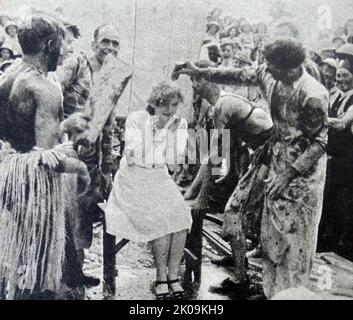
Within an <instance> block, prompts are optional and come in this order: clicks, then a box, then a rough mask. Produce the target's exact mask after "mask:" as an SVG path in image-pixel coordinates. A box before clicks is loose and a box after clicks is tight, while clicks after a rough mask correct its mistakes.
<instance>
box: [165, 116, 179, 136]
mask: <svg viewBox="0 0 353 320" xmlns="http://www.w3.org/2000/svg"><path fill="white" fill-rule="evenodd" d="M180 121H181V118H180V117H178V116H175V117H174V121H172V123H171V124H170V125H169V126H168V128H167V129H168V130H170V131H172V132H175V131H176V130H177V129H178V127H179V124H180Z"/></svg>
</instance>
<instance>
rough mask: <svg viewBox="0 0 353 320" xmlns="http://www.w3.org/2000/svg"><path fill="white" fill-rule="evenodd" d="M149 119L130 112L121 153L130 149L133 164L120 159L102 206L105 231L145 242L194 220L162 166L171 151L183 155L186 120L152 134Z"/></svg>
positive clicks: (167, 161) (144, 115)
mask: <svg viewBox="0 0 353 320" xmlns="http://www.w3.org/2000/svg"><path fill="white" fill-rule="evenodd" d="M153 118H154V117H153V116H150V115H149V113H148V112H147V111H138V112H134V113H132V114H130V115H129V116H128V118H127V121H126V131H125V153H127V152H130V150H133V153H134V156H133V158H134V164H133V165H132V166H129V165H128V163H127V160H126V157H125V156H124V157H123V158H122V160H121V165H120V169H119V170H118V172H117V174H116V176H115V180H114V185H113V190H112V192H111V194H110V197H109V199H108V203H107V206H106V209H105V217H106V226H107V233H109V234H112V235H114V236H116V237H118V238H125V239H128V240H131V241H134V242H149V241H152V240H155V239H158V238H160V237H163V236H165V235H167V234H170V233H174V232H178V231H182V230H185V229H190V228H191V224H192V217H191V209H190V207H189V206H188V205H187V204H186V202H185V201H184V198H183V197H182V195H181V193H180V192H179V190H178V188H177V186H176V184H175V183H174V181H173V180H172V178H171V177H170V175H169V174H168V170H167V167H166V163H170V162H171V161H172V160H173V159H174V155H182V154H183V153H184V150H185V147H186V141H187V123H186V120H185V119H181V121H180V123H179V126H178V129H177V130H176V131H175V132H174V133H170V131H169V133H168V131H167V130H160V131H158V132H155V133H154V134H152V132H153V123H152V121H153ZM171 121H173V119H171ZM170 123H171V122H168V123H167V124H166V126H165V127H168V125H169V124H170ZM173 140H174V141H173ZM173 150H174V152H173Z"/></svg>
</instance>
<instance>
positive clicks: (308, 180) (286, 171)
mask: <svg viewBox="0 0 353 320" xmlns="http://www.w3.org/2000/svg"><path fill="white" fill-rule="evenodd" d="M264 56H265V59H266V64H265V65H262V66H260V67H259V68H258V69H256V70H255V69H251V68H242V69H232V70H229V69H228V70H221V69H214V68H208V69H200V68H197V67H195V65H193V64H192V63H190V62H186V68H185V69H184V70H181V73H186V74H189V75H191V76H197V77H202V78H204V79H206V80H209V81H213V82H218V83H227V84H231V83H233V84H234V83H238V82H243V83H254V84H257V85H258V86H259V87H260V88H261V89H262V92H263V93H264V95H265V97H266V100H267V101H268V102H269V105H270V109H271V116H272V121H273V124H274V127H273V134H272V137H271V138H270V139H269V141H268V143H267V145H266V148H265V149H264V153H263V155H262V156H263V157H262V159H261V162H262V164H264V165H265V166H266V167H267V170H268V171H267V173H266V174H265V175H264V176H265V177H267V178H266V179H265V183H266V185H267V186H266V187H265V188H264V190H263V191H262V192H263V195H264V210H263V212H262V224H261V244H262V250H263V288H264V293H265V295H266V297H267V298H271V297H273V296H274V295H275V294H276V293H278V292H280V291H282V290H284V289H287V288H291V287H299V286H306V285H309V275H310V272H311V268H312V265H313V260H314V256H315V251H316V243H317V232H318V226H319V222H320V217H321V210H322V198H323V190H324V184H325V177H326V144H327V131H328V116H327V112H328V106H329V97H328V92H327V90H326V88H325V87H323V86H322V85H321V84H320V83H319V82H318V81H316V80H315V79H314V78H312V77H311V76H309V74H308V73H307V72H306V71H305V69H304V67H303V63H304V61H305V59H306V52H305V49H304V48H303V46H302V45H301V44H300V43H297V42H296V41H293V40H287V39H280V40H277V41H274V42H272V43H270V44H269V45H267V46H266V48H265V51H264ZM230 209H232V207H230ZM235 217H236V213H235V212H233V213H232V210H228V211H227V212H226V214H225V219H224V225H223V230H224V231H226V232H227V233H228V234H229V235H230V236H235V234H234V233H233V232H232V230H234V223H235V221H236V219H235ZM303 217H305V219H304V218H303Z"/></svg>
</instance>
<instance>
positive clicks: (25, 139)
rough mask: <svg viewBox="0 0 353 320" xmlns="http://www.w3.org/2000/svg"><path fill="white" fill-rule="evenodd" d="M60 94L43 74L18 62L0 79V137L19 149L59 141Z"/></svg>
mask: <svg viewBox="0 0 353 320" xmlns="http://www.w3.org/2000/svg"><path fill="white" fill-rule="evenodd" d="M62 113H63V107H62V95H61V92H60V90H59V89H58V87H57V86H55V84H53V83H51V82H50V81H49V80H48V79H47V78H46V76H45V75H44V74H41V73H39V72H38V71H36V70H34V69H32V68H30V67H29V66H28V65H26V64H21V65H20V66H18V68H17V69H16V70H13V71H11V72H9V73H8V74H7V75H6V76H5V77H3V78H2V79H1V82H0V114H1V120H0V139H3V140H6V141H8V142H10V143H11V145H12V147H13V148H15V149H16V150H17V151H20V152H28V151H30V150H31V149H32V148H33V147H34V146H37V147H41V148H44V149H50V148H52V147H54V146H55V145H56V144H57V143H58V142H59V124H60V121H61V120H62Z"/></svg>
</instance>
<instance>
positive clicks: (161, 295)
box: [152, 281, 172, 300]
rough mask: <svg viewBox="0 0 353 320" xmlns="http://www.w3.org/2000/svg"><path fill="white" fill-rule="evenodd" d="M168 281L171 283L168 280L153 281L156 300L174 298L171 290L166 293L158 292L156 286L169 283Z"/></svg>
mask: <svg viewBox="0 0 353 320" xmlns="http://www.w3.org/2000/svg"><path fill="white" fill-rule="evenodd" d="M168 283H169V282H168V281H155V282H153V285H152V293H153V294H154V295H155V296H156V300H171V299H172V297H171V295H170V293H169V291H168V292H166V293H157V292H156V286H158V285H160V284H168Z"/></svg>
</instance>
